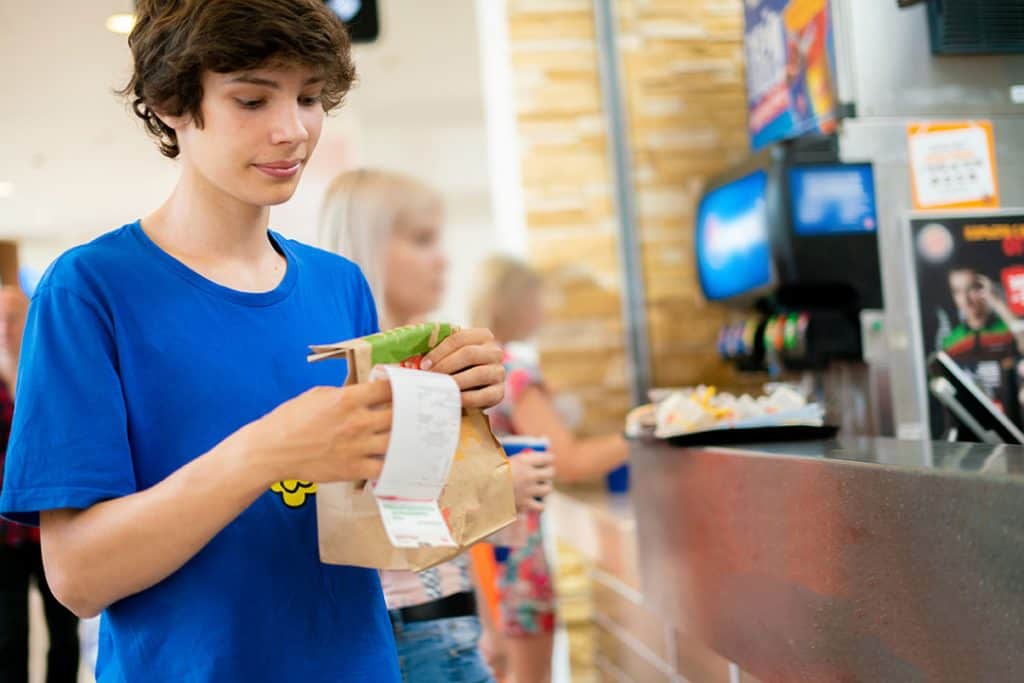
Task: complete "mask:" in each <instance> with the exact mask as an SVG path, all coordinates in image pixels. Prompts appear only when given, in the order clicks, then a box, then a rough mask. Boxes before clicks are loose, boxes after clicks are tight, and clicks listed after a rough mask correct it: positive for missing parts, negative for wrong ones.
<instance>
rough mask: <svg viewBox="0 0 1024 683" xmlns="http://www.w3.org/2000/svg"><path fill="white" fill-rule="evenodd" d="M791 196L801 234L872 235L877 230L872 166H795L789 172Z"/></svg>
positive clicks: (795, 224)
mask: <svg viewBox="0 0 1024 683" xmlns="http://www.w3.org/2000/svg"><path fill="white" fill-rule="evenodd" d="M789 194H790V200H791V202H792V205H791V210H792V213H793V228H794V229H795V231H796V234H798V235H831V234H843V233H851V232H872V231H874V230H875V229H876V228H877V227H878V219H877V217H876V215H875V180H874V177H873V176H872V175H871V165H870V164H836V165H831V166H794V167H793V168H791V169H789Z"/></svg>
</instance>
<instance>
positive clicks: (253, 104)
mask: <svg viewBox="0 0 1024 683" xmlns="http://www.w3.org/2000/svg"><path fill="white" fill-rule="evenodd" d="M235 101H236V102H238V104H239V105H241V106H242V107H243V108H245V109H259V108H260V107H261V106H263V100H247V99H244V98H241V97H236V98H235Z"/></svg>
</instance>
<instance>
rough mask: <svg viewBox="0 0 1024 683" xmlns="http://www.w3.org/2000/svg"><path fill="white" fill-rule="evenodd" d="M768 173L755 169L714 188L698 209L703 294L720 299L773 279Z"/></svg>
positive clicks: (738, 294)
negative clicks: (767, 200)
mask: <svg viewBox="0 0 1024 683" xmlns="http://www.w3.org/2000/svg"><path fill="white" fill-rule="evenodd" d="M767 188H768V175H767V174H766V173H765V172H764V171H755V172H754V173H751V174H750V175H747V176H744V177H742V178H740V179H738V180H734V181H733V182H731V183H729V184H728V185H723V186H722V187H718V188H715V189H714V190H711V191H710V192H708V193H707V194H706V195H704V198H703V199H702V200H701V202H700V206H699V207H698V208H697V270H698V272H699V274H700V284H701V287H702V288H703V290H704V296H706V297H707V298H708V299H710V300H711V301H720V300H722V299H729V298H732V297H735V296H740V295H743V294H748V293H750V292H753V291H755V290H758V289H761V288H762V287H766V286H768V285H770V284H771V283H772V281H773V277H774V276H773V268H772V258H771V246H770V244H769V241H768V211H767V206H766V201H765V194H766V191H767Z"/></svg>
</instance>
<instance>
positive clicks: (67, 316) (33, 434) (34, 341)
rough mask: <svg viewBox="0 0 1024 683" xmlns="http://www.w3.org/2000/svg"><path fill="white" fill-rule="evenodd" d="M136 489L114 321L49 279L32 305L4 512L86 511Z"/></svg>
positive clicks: (32, 518)
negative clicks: (52, 284) (52, 283)
mask: <svg viewBox="0 0 1024 683" xmlns="http://www.w3.org/2000/svg"><path fill="white" fill-rule="evenodd" d="M136 490H137V486H136V481H135V473H134V468H133V466H132V457H131V449H130V447H129V442H128V428H127V413H126V409H125V400H124V392H123V390H122V388H121V379H120V376H119V374H118V368H117V353H116V348H115V344H114V334H113V321H111V320H110V318H109V316H107V315H105V314H104V313H103V311H102V309H101V307H100V306H98V305H96V304H94V303H91V302H90V301H88V300H87V299H85V298H83V296H82V295H79V294H78V293H76V292H73V291H71V290H69V289H64V288H62V287H57V286H50V287H46V288H44V289H41V290H39V291H37V293H36V295H35V297H34V298H33V300H32V304H31V306H30V307H29V313H28V320H27V322H26V325H25V335H24V341H23V343H22V355H21V365H20V368H19V372H18V391H17V394H16V396H15V410H14V424H13V425H12V428H11V438H10V442H9V444H8V450H7V462H6V468H5V474H4V478H3V491H2V492H0V514H2V515H3V516H5V517H7V518H9V519H12V520H14V521H16V522H21V523H23V524H31V525H37V524H38V523H39V512H41V511H43V510H55V509H61V508H72V509H84V508H88V507H90V506H92V505H94V504H95V503H98V502H100V501H103V500H107V499H110V498H116V497H120V496H125V495H128V494H130V493H134V492H135V491H136Z"/></svg>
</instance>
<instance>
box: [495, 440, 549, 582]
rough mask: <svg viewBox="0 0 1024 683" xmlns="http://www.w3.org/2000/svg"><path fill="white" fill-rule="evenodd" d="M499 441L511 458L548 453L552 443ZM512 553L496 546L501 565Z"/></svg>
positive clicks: (545, 441) (497, 559) (496, 557)
mask: <svg viewBox="0 0 1024 683" xmlns="http://www.w3.org/2000/svg"><path fill="white" fill-rule="evenodd" d="M499 441H501V447H502V448H504V449H505V455H507V456H508V457H510V458H514V457H515V456H517V455H519V454H520V453H528V452H530V451H537V452H546V451H547V450H548V446H549V445H550V442H549V441H548V440H547V439H546V438H544V437H542V436H503V437H501V438H500V439H499ZM522 523H523V522H522V521H519V522H515V524H522ZM511 552H512V551H511V549H510V548H506V547H504V546H500V545H495V546H494V559H495V561H497V562H499V563H505V562H507V561H508V556H509V554H511Z"/></svg>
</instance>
